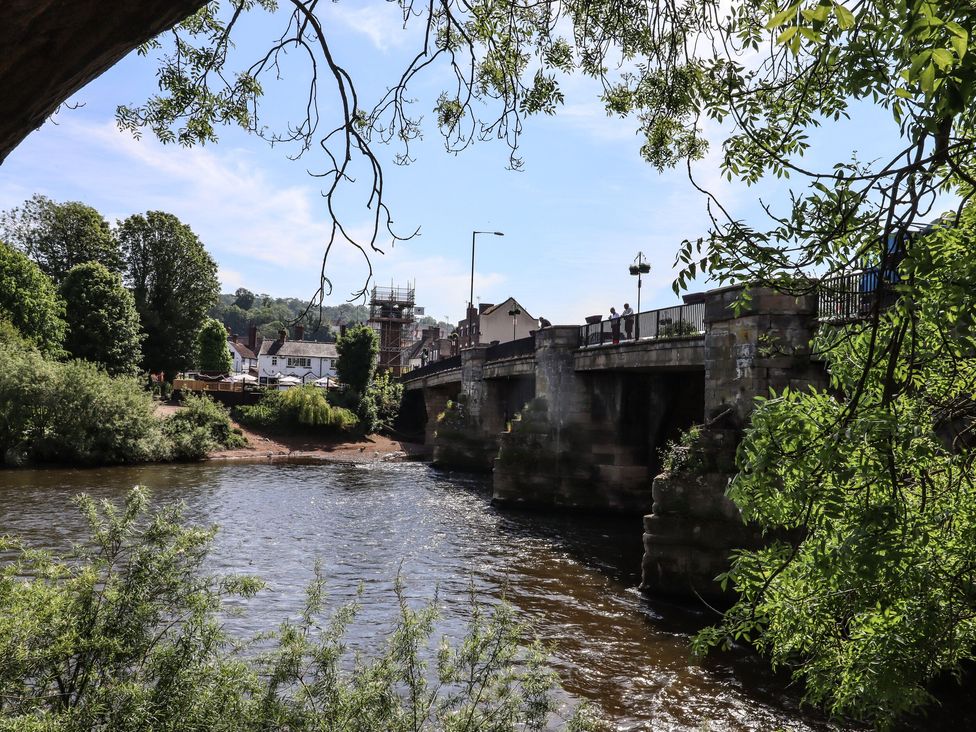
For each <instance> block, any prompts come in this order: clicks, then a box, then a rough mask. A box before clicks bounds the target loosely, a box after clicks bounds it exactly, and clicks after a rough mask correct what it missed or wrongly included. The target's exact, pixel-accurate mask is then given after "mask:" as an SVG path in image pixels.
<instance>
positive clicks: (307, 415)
mask: <svg viewBox="0 0 976 732" xmlns="http://www.w3.org/2000/svg"><path fill="white" fill-rule="evenodd" d="M282 402H283V404H284V407H285V409H286V410H287V413H288V415H290V417H291V420H292V421H293V422H297V423H298V424H301V425H306V426H308V427H335V428H337V429H341V430H349V429H352V428H354V427H355V426H356V415H355V414H353V413H352V412H350V411H349V410H348V409H343V408H342V407H334V406H332V405H331V404H329V402H328V400H327V399H326V397H325V395H324V394H323V393H322V389H320V388H319V387H317V386H311V385H307V386H299V387H296V388H294V389H289V390H288V391H286V392H285V393H284V397H283V398H282Z"/></svg>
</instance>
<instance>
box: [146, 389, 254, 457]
mask: <svg viewBox="0 0 976 732" xmlns="http://www.w3.org/2000/svg"><path fill="white" fill-rule="evenodd" d="M163 434H164V435H165V436H166V437H167V438H168V439H169V441H170V446H169V457H170V459H172V460H199V459H200V458H203V457H206V456H207V454H208V453H211V452H213V451H215V450H223V449H228V448H237V447H244V446H245V445H246V444H247V439H246V438H245V437H244V435H243V434H242V433H241V431H240V429H237V428H235V427H234V425H233V424H232V423H231V421H230V413H229V412H228V410H227V408H226V407H224V406H222V405H220V404H218V403H217V402H215V401H214V400H213V399H211V398H210V397H208V396H207V395H206V394H186V395H184V397H183V400H182V404H181V408H180V410H179V411H178V412H177V413H176V414H174V415H172V416H170V417H168V418H167V419H166V420H165V421H164V422H163Z"/></svg>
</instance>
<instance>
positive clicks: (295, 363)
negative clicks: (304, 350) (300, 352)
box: [288, 357, 312, 369]
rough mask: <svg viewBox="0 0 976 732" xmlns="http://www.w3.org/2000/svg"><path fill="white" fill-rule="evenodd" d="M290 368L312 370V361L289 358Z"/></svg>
mask: <svg viewBox="0 0 976 732" xmlns="http://www.w3.org/2000/svg"><path fill="white" fill-rule="evenodd" d="M288 368H290V369H294V368H298V369H310V368H312V359H310V358H291V357H289V358H288Z"/></svg>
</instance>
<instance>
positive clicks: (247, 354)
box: [227, 338, 257, 358]
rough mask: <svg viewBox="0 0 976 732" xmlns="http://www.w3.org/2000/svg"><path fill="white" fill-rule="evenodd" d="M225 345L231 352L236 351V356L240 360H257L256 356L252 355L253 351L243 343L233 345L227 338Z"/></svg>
mask: <svg viewBox="0 0 976 732" xmlns="http://www.w3.org/2000/svg"><path fill="white" fill-rule="evenodd" d="M227 345H228V346H230V347H231V348H232V349H233V350H235V351H237V354H238V355H239V356H240V357H241V358H257V356H255V355H254V351H252V350H251V349H250V348H248V347H247V346H245V345H244V344H243V343H234V341H232V340H230V339H229V338H228V339H227Z"/></svg>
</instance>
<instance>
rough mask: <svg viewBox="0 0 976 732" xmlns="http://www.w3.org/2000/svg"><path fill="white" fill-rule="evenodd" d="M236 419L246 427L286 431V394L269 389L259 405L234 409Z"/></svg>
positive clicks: (262, 396)
mask: <svg viewBox="0 0 976 732" xmlns="http://www.w3.org/2000/svg"><path fill="white" fill-rule="evenodd" d="M232 414H233V415H234V418H235V419H236V420H237V421H238V422H240V423H241V424H242V425H244V426H245V427H252V428H254V429H258V430H275V429H284V428H285V426H286V417H285V403H284V393H283V392H280V391H277V390H275V389H269V390H268V391H266V392H264V394H262V395H261V399H260V401H259V402H258V403H257V404H248V405H244V406H240V407H234V409H233V410H232Z"/></svg>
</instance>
